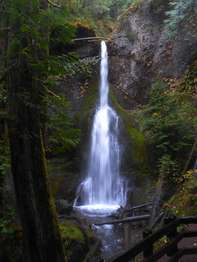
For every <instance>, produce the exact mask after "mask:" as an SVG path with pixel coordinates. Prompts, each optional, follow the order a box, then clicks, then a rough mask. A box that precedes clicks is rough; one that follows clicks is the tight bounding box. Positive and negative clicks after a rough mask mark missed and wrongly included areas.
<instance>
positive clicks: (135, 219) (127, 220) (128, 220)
mask: <svg viewBox="0 0 197 262" xmlns="http://www.w3.org/2000/svg"><path fill="white" fill-rule="evenodd" d="M149 218H150V215H143V216H134V217H127V218H123V219H116V220H111V221H105V222H101V223H95V224H94V225H95V226H102V225H108V224H121V223H131V222H138V221H142V220H148V219H149Z"/></svg>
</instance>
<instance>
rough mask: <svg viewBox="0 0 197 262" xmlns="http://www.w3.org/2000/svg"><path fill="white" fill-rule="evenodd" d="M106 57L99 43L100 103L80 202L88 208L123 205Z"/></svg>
mask: <svg viewBox="0 0 197 262" xmlns="http://www.w3.org/2000/svg"><path fill="white" fill-rule="evenodd" d="M108 93H109V84H108V54H107V46H106V43H105V42H104V41H102V42H101V65H100V100H99V105H98V108H97V110H96V113H95V116H94V121H93V127H92V133H91V147H90V153H89V163H88V170H87V178H86V180H85V181H84V182H83V183H82V185H81V186H82V192H83V194H82V202H83V204H84V206H83V207H84V208H89V209H101V210H102V209H117V208H118V207H119V206H120V205H124V204H125V202H126V192H125V191H126V190H125V186H124V181H123V179H122V178H121V177H120V174H119V169H120V145H119V141H118V136H119V117H118V115H117V114H116V112H115V111H114V110H113V109H112V108H111V107H110V105H109V103H108Z"/></svg>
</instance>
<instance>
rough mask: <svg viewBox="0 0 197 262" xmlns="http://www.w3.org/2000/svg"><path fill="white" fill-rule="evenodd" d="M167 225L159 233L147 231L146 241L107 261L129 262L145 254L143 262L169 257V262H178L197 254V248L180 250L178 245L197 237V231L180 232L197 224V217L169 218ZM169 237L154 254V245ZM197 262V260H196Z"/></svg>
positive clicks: (166, 220)
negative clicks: (186, 256)
mask: <svg viewBox="0 0 197 262" xmlns="http://www.w3.org/2000/svg"><path fill="white" fill-rule="evenodd" d="M164 222H165V225H164V226H163V227H162V228H161V229H159V230H158V231H156V232H154V233H152V232H151V231H149V230H147V231H145V232H144V234H143V237H144V240H142V241H141V242H139V243H138V244H137V245H135V246H134V247H132V248H130V249H128V250H127V251H125V252H122V253H121V254H120V253H119V254H118V255H117V256H114V257H112V258H110V259H109V260H107V261H108V262H127V261H132V259H134V258H135V257H136V256H138V255H140V254H143V259H142V260H141V261H146V262H154V261H158V260H159V259H160V258H161V257H163V256H165V255H167V256H169V257H170V258H169V261H178V259H179V258H180V257H182V256H183V255H188V254H197V247H195V248H184V249H178V243H179V242H180V241H181V240H182V239H184V238H189V237H197V231H185V230H184V229H183V230H182V231H181V232H178V227H179V226H184V225H188V224H197V216H193V217H182V218H176V217H169V218H166V219H165V221H164ZM163 237H167V239H168V241H167V244H165V245H164V246H163V247H162V248H161V249H159V250H158V251H155V252H154V244H155V243H156V242H157V241H159V240H160V239H161V238H163ZM196 261H197V260H196Z"/></svg>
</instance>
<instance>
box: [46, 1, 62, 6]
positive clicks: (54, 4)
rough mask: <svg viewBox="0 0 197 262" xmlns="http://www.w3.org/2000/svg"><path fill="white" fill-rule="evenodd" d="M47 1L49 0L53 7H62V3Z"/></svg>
mask: <svg viewBox="0 0 197 262" xmlns="http://www.w3.org/2000/svg"><path fill="white" fill-rule="evenodd" d="M47 1H48V3H49V5H51V6H53V7H56V8H61V7H62V6H61V5H58V4H56V3H54V2H52V1H51V0H47Z"/></svg>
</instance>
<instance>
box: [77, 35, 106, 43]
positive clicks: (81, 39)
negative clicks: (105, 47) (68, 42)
mask: <svg viewBox="0 0 197 262" xmlns="http://www.w3.org/2000/svg"><path fill="white" fill-rule="evenodd" d="M102 39H103V40H107V39H106V38H105V37H99V36H91V37H81V38H74V39H73V40H72V41H73V42H75V41H84V40H87V41H92V40H94V41H97V40H102Z"/></svg>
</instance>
